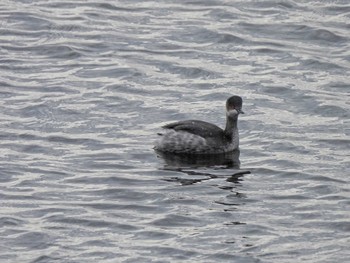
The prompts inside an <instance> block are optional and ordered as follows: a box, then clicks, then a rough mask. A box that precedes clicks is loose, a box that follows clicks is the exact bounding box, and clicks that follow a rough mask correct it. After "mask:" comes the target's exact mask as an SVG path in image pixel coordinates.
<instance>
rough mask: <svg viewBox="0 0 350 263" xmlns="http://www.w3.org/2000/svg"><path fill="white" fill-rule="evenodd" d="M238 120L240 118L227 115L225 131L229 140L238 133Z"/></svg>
mask: <svg viewBox="0 0 350 263" xmlns="http://www.w3.org/2000/svg"><path fill="white" fill-rule="evenodd" d="M237 120H238V118H232V117H228V116H227V117H226V127H225V130H224V133H225V136H226V137H227V138H228V139H229V140H232V139H233V138H234V137H236V136H237V135H238V128H237Z"/></svg>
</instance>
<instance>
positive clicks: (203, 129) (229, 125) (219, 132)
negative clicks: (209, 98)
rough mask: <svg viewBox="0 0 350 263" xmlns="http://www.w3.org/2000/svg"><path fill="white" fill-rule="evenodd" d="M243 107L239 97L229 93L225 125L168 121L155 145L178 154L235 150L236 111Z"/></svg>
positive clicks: (237, 112) (238, 111)
mask: <svg viewBox="0 0 350 263" xmlns="http://www.w3.org/2000/svg"><path fill="white" fill-rule="evenodd" d="M240 113H243V111H242V98H241V97H239V96H232V97H230V98H229V99H228V100H227V101H226V127H225V129H224V130H223V129H221V128H219V127H218V126H216V125H214V124H211V123H208V122H205V121H198V120H187V121H179V122H175V123H170V124H167V125H165V126H163V128H164V129H165V132H164V133H160V134H159V135H160V136H161V137H160V138H159V140H157V142H156V145H155V149H156V150H157V151H160V152H165V153H177V154H196V155H202V154H224V153H229V152H233V151H234V150H238V146H239V135H238V128H237V121H238V115H239V114H240Z"/></svg>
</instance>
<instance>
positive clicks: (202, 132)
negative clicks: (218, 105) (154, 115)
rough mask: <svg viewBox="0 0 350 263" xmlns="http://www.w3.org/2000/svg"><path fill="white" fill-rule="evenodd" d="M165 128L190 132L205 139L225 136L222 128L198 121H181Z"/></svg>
mask: <svg viewBox="0 0 350 263" xmlns="http://www.w3.org/2000/svg"><path fill="white" fill-rule="evenodd" d="M163 128H164V129H172V130H175V131H184V132H189V133H192V134H195V135H198V136H201V137H203V138H209V137H216V136H218V137H220V136H223V130H222V129H221V128H219V127H218V126H216V125H214V124H211V123H208V122H205V121H197V120H187V121H179V122H173V123H169V124H167V125H164V126H163Z"/></svg>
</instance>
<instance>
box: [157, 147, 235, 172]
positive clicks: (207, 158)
mask: <svg viewBox="0 0 350 263" xmlns="http://www.w3.org/2000/svg"><path fill="white" fill-rule="evenodd" d="M156 153H157V154H158V156H159V157H161V158H162V159H163V160H164V161H165V168H166V169H169V168H170V169H171V168H175V169H176V168H183V167H192V168H195V167H211V166H225V167H226V168H236V169H239V166H240V161H239V154H240V152H239V150H235V151H233V152H230V153H223V154H174V153H167V152H161V151H157V150H156Z"/></svg>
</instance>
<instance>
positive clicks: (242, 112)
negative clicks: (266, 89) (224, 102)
mask: <svg viewBox="0 0 350 263" xmlns="http://www.w3.org/2000/svg"><path fill="white" fill-rule="evenodd" d="M236 111H237V112H238V113H239V114H244V111H242V109H240V108H238V109H236Z"/></svg>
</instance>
